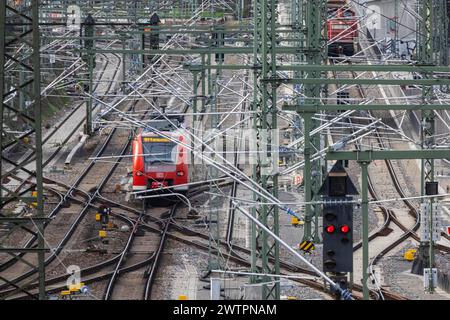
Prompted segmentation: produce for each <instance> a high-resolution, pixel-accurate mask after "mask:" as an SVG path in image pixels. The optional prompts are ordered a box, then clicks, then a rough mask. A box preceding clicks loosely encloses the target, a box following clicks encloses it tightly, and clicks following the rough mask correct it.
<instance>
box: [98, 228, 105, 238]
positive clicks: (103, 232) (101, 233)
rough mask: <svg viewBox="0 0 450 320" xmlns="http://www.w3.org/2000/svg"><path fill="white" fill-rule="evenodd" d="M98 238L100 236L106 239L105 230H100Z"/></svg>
mask: <svg viewBox="0 0 450 320" xmlns="http://www.w3.org/2000/svg"><path fill="white" fill-rule="evenodd" d="M98 236H99V237H100V238H104V237H106V231H105V230H99V232H98Z"/></svg>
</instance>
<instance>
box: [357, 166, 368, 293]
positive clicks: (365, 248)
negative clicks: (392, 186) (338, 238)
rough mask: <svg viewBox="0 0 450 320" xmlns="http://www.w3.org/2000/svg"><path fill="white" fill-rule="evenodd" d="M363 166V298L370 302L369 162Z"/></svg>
mask: <svg viewBox="0 0 450 320" xmlns="http://www.w3.org/2000/svg"><path fill="white" fill-rule="evenodd" d="M359 164H360V166H361V198H362V199H361V200H362V203H361V214H362V250H363V251H362V252H363V268H362V276H363V298H364V300H369V288H368V280H369V274H368V269H369V197H368V189H369V184H368V165H369V162H366V161H362V162H360V163H359Z"/></svg>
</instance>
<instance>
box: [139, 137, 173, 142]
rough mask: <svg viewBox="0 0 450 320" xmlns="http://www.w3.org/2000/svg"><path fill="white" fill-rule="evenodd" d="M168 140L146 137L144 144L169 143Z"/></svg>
mask: <svg viewBox="0 0 450 320" xmlns="http://www.w3.org/2000/svg"><path fill="white" fill-rule="evenodd" d="M169 141H170V140H169V139H167V138H156V137H144V142H169Z"/></svg>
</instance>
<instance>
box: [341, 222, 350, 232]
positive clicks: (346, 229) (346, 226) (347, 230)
mask: <svg viewBox="0 0 450 320" xmlns="http://www.w3.org/2000/svg"><path fill="white" fill-rule="evenodd" d="M349 231H350V227H349V226H348V225H346V224H344V225H343V226H341V232H342V233H347V232H349Z"/></svg>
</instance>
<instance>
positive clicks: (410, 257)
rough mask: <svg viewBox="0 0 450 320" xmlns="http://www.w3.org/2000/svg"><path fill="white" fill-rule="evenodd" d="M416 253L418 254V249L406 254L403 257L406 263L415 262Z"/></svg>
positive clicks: (410, 250)
mask: <svg viewBox="0 0 450 320" xmlns="http://www.w3.org/2000/svg"><path fill="white" fill-rule="evenodd" d="M416 252H417V250H416V249H409V250H408V251H406V252H405V254H404V255H403V258H404V259H405V260H406V261H414V256H415V254H416Z"/></svg>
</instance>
